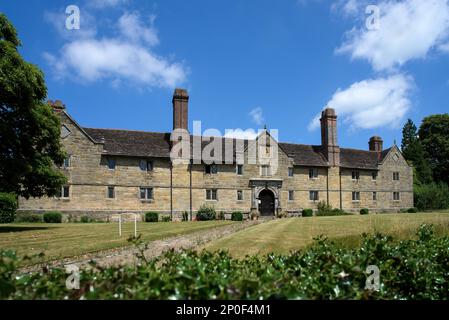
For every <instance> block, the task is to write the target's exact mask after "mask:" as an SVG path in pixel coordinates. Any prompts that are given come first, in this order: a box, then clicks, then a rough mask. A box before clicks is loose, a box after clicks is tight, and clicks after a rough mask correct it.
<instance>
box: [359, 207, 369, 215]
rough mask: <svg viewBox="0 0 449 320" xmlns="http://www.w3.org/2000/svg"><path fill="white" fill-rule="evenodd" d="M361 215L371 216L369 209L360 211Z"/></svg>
mask: <svg viewBox="0 0 449 320" xmlns="http://www.w3.org/2000/svg"><path fill="white" fill-rule="evenodd" d="M360 214H369V209H367V208H363V209H360Z"/></svg>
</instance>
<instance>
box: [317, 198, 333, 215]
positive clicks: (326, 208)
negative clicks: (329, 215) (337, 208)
mask: <svg viewBox="0 0 449 320" xmlns="http://www.w3.org/2000/svg"><path fill="white" fill-rule="evenodd" d="M317 209H318V213H321V214H322V215H325V214H324V213H326V212H330V211H332V206H331V205H330V204H327V202H326V201H320V202H318V206H317ZM317 215H318V214H317Z"/></svg>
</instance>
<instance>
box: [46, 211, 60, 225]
mask: <svg viewBox="0 0 449 320" xmlns="http://www.w3.org/2000/svg"><path fill="white" fill-rule="evenodd" d="M44 222H46V223H61V222H62V213H61V212H57V211H50V212H46V213H44Z"/></svg>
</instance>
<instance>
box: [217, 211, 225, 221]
mask: <svg viewBox="0 0 449 320" xmlns="http://www.w3.org/2000/svg"><path fill="white" fill-rule="evenodd" d="M218 220H225V212H224V211H220V213H219V214H218Z"/></svg>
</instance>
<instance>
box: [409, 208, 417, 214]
mask: <svg viewBox="0 0 449 320" xmlns="http://www.w3.org/2000/svg"><path fill="white" fill-rule="evenodd" d="M407 212H408V213H417V212H418V208H415V207H413V208H408V209H407Z"/></svg>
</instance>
